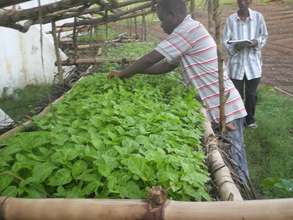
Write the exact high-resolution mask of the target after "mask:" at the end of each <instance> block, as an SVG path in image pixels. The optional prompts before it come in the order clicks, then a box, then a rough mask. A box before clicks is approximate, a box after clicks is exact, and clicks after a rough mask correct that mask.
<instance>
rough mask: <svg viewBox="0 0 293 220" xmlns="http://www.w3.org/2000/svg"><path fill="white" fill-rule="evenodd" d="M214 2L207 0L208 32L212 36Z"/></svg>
mask: <svg viewBox="0 0 293 220" xmlns="http://www.w3.org/2000/svg"><path fill="white" fill-rule="evenodd" d="M213 5H214V0H207V8H208V31H209V32H210V34H212V33H213V32H214V31H213V14H214V7H213Z"/></svg>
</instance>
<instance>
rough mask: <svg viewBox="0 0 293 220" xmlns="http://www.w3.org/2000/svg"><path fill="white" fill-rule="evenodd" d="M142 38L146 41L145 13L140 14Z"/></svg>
mask: <svg viewBox="0 0 293 220" xmlns="http://www.w3.org/2000/svg"><path fill="white" fill-rule="evenodd" d="M142 32H143V34H142V40H143V41H147V24H146V19H145V15H143V16H142Z"/></svg>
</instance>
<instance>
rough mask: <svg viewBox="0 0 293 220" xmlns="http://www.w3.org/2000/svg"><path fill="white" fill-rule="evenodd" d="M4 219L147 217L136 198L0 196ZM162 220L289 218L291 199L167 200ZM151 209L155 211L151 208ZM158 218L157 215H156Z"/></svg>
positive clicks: (136, 219) (130, 219)
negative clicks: (233, 200) (24, 197)
mask: <svg viewBox="0 0 293 220" xmlns="http://www.w3.org/2000/svg"><path fill="white" fill-rule="evenodd" d="M0 201H2V202H1V204H2V205H1V206H2V207H1V208H2V209H1V210H2V212H1V215H2V216H0V218H1V219H2V218H3V219H5V220H28V219H29V220H40V219H42V220H59V219H60V220H64V219H70V220H79V219H80V220H121V219H123V220H147V219H157V218H146V216H147V212H148V207H149V206H148V204H147V203H146V202H143V201H139V200H95V199H15V198H8V199H6V198H0ZM163 209H164V211H162V213H161V215H162V217H161V218H160V219H161V220H196V219H198V220H244V219H245V220H292V219H293V199H279V200H260V201H241V202H177V201H167V203H166V204H165V207H164V208H163ZM153 212H154V210H153ZM158 219H159V218H158Z"/></svg>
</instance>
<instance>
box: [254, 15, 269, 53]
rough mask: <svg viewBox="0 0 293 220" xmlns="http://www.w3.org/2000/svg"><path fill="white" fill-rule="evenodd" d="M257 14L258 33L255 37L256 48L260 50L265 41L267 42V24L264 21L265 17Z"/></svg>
mask: <svg viewBox="0 0 293 220" xmlns="http://www.w3.org/2000/svg"><path fill="white" fill-rule="evenodd" d="M258 15H259V19H258V26H259V29H258V31H259V33H258V37H257V39H256V40H257V42H258V44H257V49H258V50H261V49H262V48H263V47H264V46H265V44H266V42H267V39H268V29H267V25H266V23H265V19H264V17H263V15H262V14H260V13H259V14H258Z"/></svg>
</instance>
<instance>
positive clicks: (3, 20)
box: [0, 0, 91, 26]
mask: <svg viewBox="0 0 293 220" xmlns="http://www.w3.org/2000/svg"><path fill="white" fill-rule="evenodd" d="M90 1H91V0H62V1H59V2H54V3H51V4H47V5H43V6H41V7H34V8H29V9H24V10H21V11H16V12H14V13H11V11H5V12H1V13H0V26H5V25H11V24H14V23H15V22H18V21H22V20H38V15H39V13H40V12H41V13H42V15H43V16H45V15H47V14H49V13H52V12H56V11H59V10H63V9H67V8H70V7H73V6H78V5H82V4H84V3H88V2H90Z"/></svg>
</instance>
